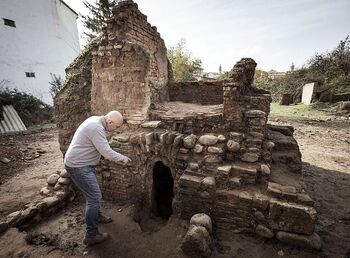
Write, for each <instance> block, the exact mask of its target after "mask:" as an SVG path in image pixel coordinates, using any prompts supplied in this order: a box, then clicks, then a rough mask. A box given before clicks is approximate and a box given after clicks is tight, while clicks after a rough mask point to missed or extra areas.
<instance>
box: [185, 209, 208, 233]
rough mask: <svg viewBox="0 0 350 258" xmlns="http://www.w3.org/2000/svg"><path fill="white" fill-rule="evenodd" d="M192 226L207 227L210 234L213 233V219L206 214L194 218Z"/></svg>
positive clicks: (191, 222)
mask: <svg viewBox="0 0 350 258" xmlns="http://www.w3.org/2000/svg"><path fill="white" fill-rule="evenodd" d="M190 225H196V226H202V227H205V228H206V229H207V230H208V232H209V233H212V232H213V223H212V221H211V218H210V217H209V216H208V215H207V214H205V213H197V214H195V215H193V216H192V218H191V220H190Z"/></svg>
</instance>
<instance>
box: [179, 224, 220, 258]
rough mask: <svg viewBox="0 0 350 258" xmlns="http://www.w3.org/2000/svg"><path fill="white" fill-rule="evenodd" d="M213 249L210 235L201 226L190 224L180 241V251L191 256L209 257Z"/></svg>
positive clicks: (195, 257) (194, 257)
mask: <svg viewBox="0 0 350 258" xmlns="http://www.w3.org/2000/svg"><path fill="white" fill-rule="evenodd" d="M212 249H213V243H212V239H211V236H210V234H209V232H208V231H207V229H206V228H205V227H202V226H196V225H191V226H190V228H189V230H188V232H187V234H186V236H185V237H184V239H183V241H182V243H181V250H182V252H183V253H184V254H185V255H187V256H189V257H191V258H202V257H209V256H210V255H211V252H212Z"/></svg>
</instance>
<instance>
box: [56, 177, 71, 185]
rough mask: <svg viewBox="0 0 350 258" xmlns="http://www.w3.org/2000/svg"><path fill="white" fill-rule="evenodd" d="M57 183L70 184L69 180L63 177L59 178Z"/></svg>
mask: <svg viewBox="0 0 350 258" xmlns="http://www.w3.org/2000/svg"><path fill="white" fill-rule="evenodd" d="M58 182H59V183H60V184H62V185H68V184H70V179H69V178H64V177H60V179H58Z"/></svg>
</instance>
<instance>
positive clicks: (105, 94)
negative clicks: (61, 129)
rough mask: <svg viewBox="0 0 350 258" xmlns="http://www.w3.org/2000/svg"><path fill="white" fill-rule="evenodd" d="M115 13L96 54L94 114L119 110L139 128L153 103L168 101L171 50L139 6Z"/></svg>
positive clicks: (123, 7)
mask: <svg viewBox="0 0 350 258" xmlns="http://www.w3.org/2000/svg"><path fill="white" fill-rule="evenodd" d="M113 13H114V18H113V19H111V20H110V21H109V22H108V27H107V32H106V38H105V40H104V42H103V44H102V45H101V46H100V47H99V49H98V51H96V52H94V53H93V54H94V58H93V72H92V76H93V77H92V93H91V95H92V112H93V113H94V114H99V115H100V114H104V113H106V112H108V111H110V110H112V109H118V110H120V111H122V112H123V113H124V114H125V116H126V118H127V120H128V121H129V123H135V124H137V123H139V122H140V121H142V120H145V118H146V113H147V108H148V106H149V105H150V103H151V102H159V101H166V100H168V92H167V83H168V81H169V74H168V70H169V68H168V59H167V50H166V47H165V44H164V41H163V39H162V38H161V37H160V34H159V33H158V32H157V28H156V27H152V26H151V25H150V24H149V23H148V22H147V17H146V16H145V15H143V14H142V13H141V12H140V11H139V10H138V9H137V4H136V3H133V2H132V1H123V2H120V3H119V4H118V6H117V7H116V8H115V9H114V10H113Z"/></svg>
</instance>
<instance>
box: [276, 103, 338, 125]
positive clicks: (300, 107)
mask: <svg viewBox="0 0 350 258" xmlns="http://www.w3.org/2000/svg"><path fill="white" fill-rule="evenodd" d="M270 107H271V111H270V115H269V119H270V120H271V119H284V120H323V121H325V120H329V119H331V118H334V115H332V114H330V113H329V112H327V111H326V110H325V109H326V107H325V106H324V105H321V106H320V105H319V104H312V105H304V104H297V105H289V106H282V105H280V104H278V103H271V106H270Z"/></svg>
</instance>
